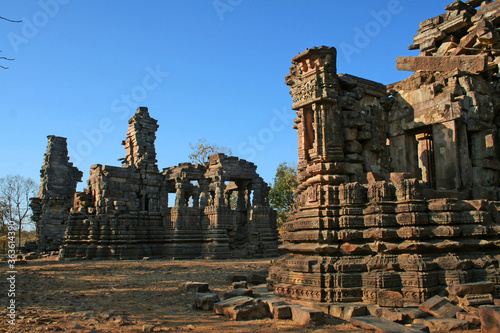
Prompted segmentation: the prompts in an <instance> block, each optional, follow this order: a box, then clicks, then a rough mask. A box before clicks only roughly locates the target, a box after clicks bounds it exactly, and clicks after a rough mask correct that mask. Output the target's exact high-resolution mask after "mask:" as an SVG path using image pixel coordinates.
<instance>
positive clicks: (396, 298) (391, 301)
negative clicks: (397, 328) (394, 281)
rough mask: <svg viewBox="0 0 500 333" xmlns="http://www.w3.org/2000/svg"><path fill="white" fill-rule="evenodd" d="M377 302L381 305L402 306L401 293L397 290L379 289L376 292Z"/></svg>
mask: <svg viewBox="0 0 500 333" xmlns="http://www.w3.org/2000/svg"><path fill="white" fill-rule="evenodd" d="M377 304H378V306H382V307H389V308H402V307H403V295H402V294H401V293H399V292H397V291H391V290H379V291H378V293H377Z"/></svg>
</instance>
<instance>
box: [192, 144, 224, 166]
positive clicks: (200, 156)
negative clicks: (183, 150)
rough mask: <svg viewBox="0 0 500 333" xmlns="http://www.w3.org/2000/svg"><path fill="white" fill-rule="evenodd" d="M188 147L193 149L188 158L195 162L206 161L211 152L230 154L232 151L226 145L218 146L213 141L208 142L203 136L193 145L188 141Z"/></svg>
mask: <svg viewBox="0 0 500 333" xmlns="http://www.w3.org/2000/svg"><path fill="white" fill-rule="evenodd" d="M189 148H191V149H192V150H193V153H192V154H191V155H189V159H190V160H191V162H193V163H197V164H202V163H205V162H208V157H209V156H210V155H213V154H217V153H223V154H227V155H231V154H232V153H233V152H232V151H231V149H229V148H227V147H223V146H218V145H216V144H215V143H208V142H207V139H205V138H202V139H199V140H198V143H197V144H195V145H193V144H192V143H191V142H190V143H189Z"/></svg>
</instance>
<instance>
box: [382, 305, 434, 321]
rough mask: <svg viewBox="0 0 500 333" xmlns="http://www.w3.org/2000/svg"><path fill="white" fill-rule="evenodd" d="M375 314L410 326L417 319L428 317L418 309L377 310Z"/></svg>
mask: <svg viewBox="0 0 500 333" xmlns="http://www.w3.org/2000/svg"><path fill="white" fill-rule="evenodd" d="M374 314H375V315H376V316H377V317H380V318H384V319H387V320H389V321H393V322H397V323H402V324H410V323H411V322H413V320H414V319H416V318H423V317H426V316H428V314H427V313H425V312H424V311H422V310H419V309H417V308H377V309H375V312H374Z"/></svg>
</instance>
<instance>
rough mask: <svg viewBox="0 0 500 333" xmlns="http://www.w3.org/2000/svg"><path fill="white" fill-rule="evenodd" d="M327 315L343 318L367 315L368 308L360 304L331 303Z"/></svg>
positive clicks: (348, 318)
mask: <svg viewBox="0 0 500 333" xmlns="http://www.w3.org/2000/svg"><path fill="white" fill-rule="evenodd" d="M329 315H330V316H333V317H336V318H340V319H343V320H350V319H351V318H352V317H361V316H366V315H368V309H367V307H366V306H365V305H362V304H332V305H330V309H329Z"/></svg>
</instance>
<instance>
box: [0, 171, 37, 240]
mask: <svg viewBox="0 0 500 333" xmlns="http://www.w3.org/2000/svg"><path fill="white" fill-rule="evenodd" d="M37 189H38V186H37V184H36V182H35V181H34V180H33V179H31V178H24V177H23V176H20V175H8V176H7V177H3V178H0V202H2V203H3V205H1V206H3V207H4V210H5V211H4V213H2V214H4V216H2V219H3V221H2V222H3V223H4V224H3V225H5V222H6V221H5V219H7V221H14V222H15V223H16V225H17V227H18V237H17V242H18V246H19V247H20V246H21V242H22V239H21V238H22V230H23V225H24V226H25V225H26V224H28V223H30V222H32V221H31V208H30V206H29V203H30V198H32V197H35V196H36V192H37Z"/></svg>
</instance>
